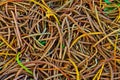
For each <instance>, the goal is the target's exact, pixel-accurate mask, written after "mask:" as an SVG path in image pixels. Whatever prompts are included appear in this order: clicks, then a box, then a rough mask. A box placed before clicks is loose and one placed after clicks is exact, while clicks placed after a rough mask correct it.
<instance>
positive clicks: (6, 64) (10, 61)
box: [3, 58, 15, 69]
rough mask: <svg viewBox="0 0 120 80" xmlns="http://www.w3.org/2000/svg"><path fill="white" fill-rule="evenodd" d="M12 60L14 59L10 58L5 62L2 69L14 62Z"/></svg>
mask: <svg viewBox="0 0 120 80" xmlns="http://www.w3.org/2000/svg"><path fill="white" fill-rule="evenodd" d="M14 59H15V58H12V59H10V60H9V61H8V62H6V63H5V65H4V67H3V68H4V69H5V68H6V67H7V66H8V65H9V64H11V63H12V62H13V61H14Z"/></svg>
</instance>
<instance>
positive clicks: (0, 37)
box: [0, 35, 16, 52]
mask: <svg viewBox="0 0 120 80" xmlns="http://www.w3.org/2000/svg"><path fill="white" fill-rule="evenodd" d="M0 39H1V40H2V41H3V42H4V43H5V44H6V45H7V46H8V47H9V48H11V49H12V50H13V51H15V52H16V50H15V49H14V48H13V47H12V46H11V45H10V44H9V43H8V42H7V41H6V40H5V39H4V38H3V37H2V36H1V35H0Z"/></svg>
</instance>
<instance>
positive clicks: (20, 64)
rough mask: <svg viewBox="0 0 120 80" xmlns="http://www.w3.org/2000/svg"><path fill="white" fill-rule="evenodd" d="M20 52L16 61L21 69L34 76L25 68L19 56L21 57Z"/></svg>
mask: <svg viewBox="0 0 120 80" xmlns="http://www.w3.org/2000/svg"><path fill="white" fill-rule="evenodd" d="M20 54H21V53H20V52H18V54H17V56H16V61H17V63H18V65H19V66H21V68H23V69H24V70H25V71H26V72H28V73H29V74H31V75H33V73H32V71H30V70H29V69H28V68H27V67H26V66H24V65H23V64H22V63H21V61H20V60H19V56H20Z"/></svg>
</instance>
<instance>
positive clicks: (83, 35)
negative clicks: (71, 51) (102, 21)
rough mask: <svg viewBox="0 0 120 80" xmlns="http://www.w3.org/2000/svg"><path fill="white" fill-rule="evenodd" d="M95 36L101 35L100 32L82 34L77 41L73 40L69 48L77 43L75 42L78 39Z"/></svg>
mask: <svg viewBox="0 0 120 80" xmlns="http://www.w3.org/2000/svg"><path fill="white" fill-rule="evenodd" d="M96 34H102V32H91V33H87V34H82V35H81V36H79V37H78V38H77V39H75V40H74V41H73V42H72V44H71V46H70V48H72V46H73V45H74V44H75V43H77V41H78V40H79V39H80V38H82V37H85V36H88V35H96Z"/></svg>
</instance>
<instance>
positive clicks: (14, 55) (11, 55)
mask: <svg viewBox="0 0 120 80" xmlns="http://www.w3.org/2000/svg"><path fill="white" fill-rule="evenodd" d="M6 54H7V55H8V56H15V55H16V54H10V53H4V52H2V53H0V55H6Z"/></svg>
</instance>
